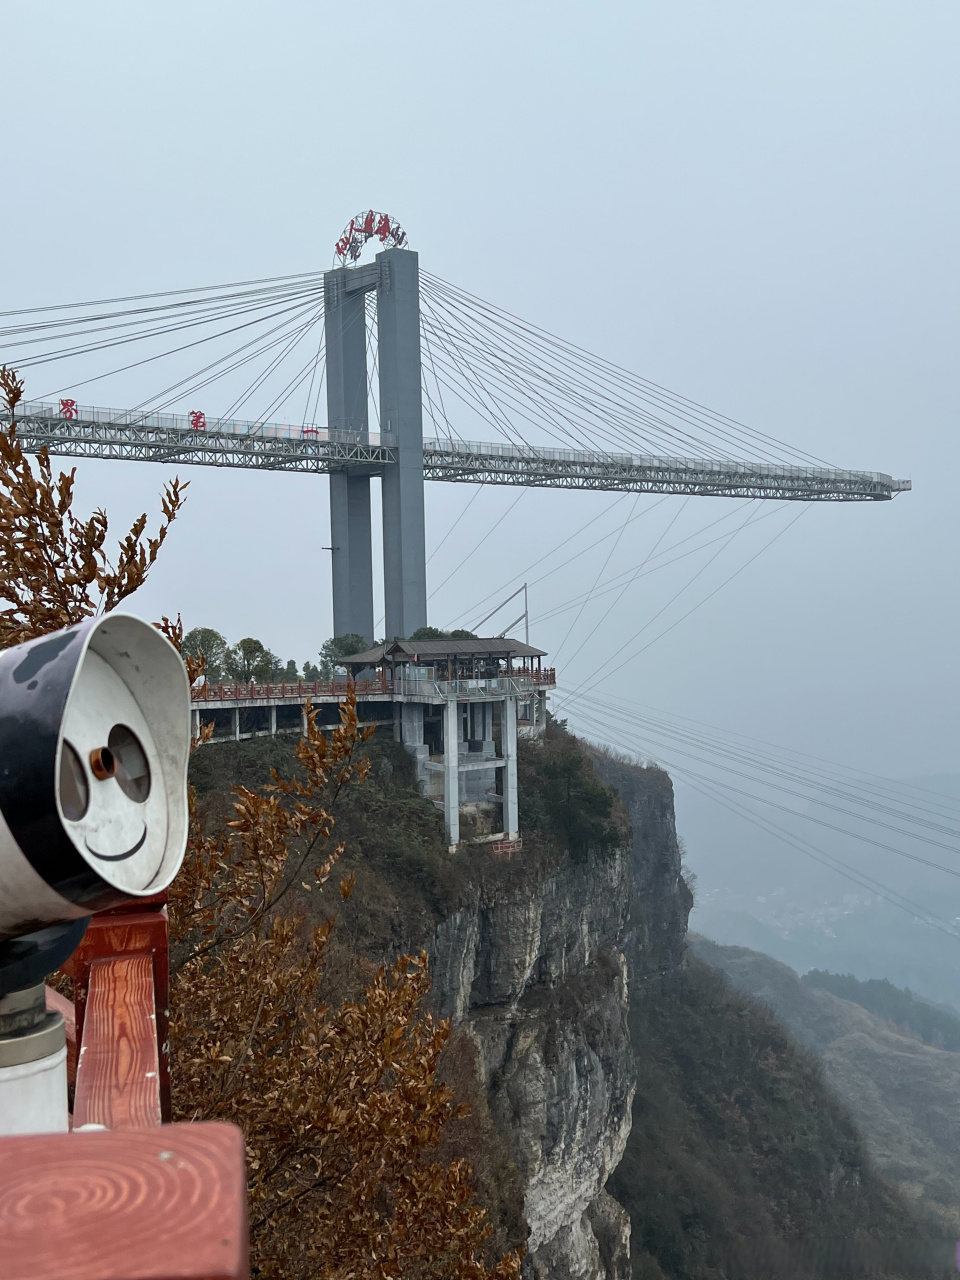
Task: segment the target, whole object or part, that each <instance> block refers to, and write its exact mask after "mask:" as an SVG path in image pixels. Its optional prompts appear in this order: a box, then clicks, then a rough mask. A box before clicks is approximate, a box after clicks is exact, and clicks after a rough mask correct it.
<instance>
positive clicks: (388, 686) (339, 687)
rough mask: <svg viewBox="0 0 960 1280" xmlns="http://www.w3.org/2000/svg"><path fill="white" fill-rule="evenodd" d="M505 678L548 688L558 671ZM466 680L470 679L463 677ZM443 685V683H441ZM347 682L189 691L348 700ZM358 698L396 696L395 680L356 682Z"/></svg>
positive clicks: (201, 697)
mask: <svg viewBox="0 0 960 1280" xmlns="http://www.w3.org/2000/svg"><path fill="white" fill-rule="evenodd" d="M502 675H503V677H504V678H506V677H511V678H513V679H523V678H525V679H527V680H532V681H533V683H534V684H537V685H541V684H543V685H546V684H550V685H553V684H556V683H557V672H556V668H554V667H544V669H543V670H542V671H536V670H529V669H518V670H515V671H510V672H503V673H502ZM462 678H463V679H469V678H471V677H468V676H464V677H462ZM441 683H442V682H441ZM349 687H350V686H349V684H348V683H347V681H346V680H278V681H267V682H257V681H255V680H250V681H234V682H233V683H232V684H223V683H221V684H210V683H209V681H208V682H207V683H205V684H201V685H196V686H194V688H193V689H192V690H191V691H190V696H191V697H192V698H193V701H194V702H239V701H243V700H245V699H262V698H301V699H305V698H345V697H346V696H347V691H348V689H349ZM353 687H354V689H355V690H356V693H357V697H358V698H364V697H370V696H371V695H372V694H377V693H380V694H383V693H393V681H392V680H391V679H390V677H389V676H386V675H384V676H375V677H373V678H368V679H363V680H356V681H354V684H353Z"/></svg>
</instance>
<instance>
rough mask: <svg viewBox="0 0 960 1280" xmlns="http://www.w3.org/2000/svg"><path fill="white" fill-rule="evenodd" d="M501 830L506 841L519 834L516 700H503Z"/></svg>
mask: <svg viewBox="0 0 960 1280" xmlns="http://www.w3.org/2000/svg"><path fill="white" fill-rule="evenodd" d="M502 733H503V748H502V749H503V759H504V766H503V829H504V831H505V832H506V834H507V839H508V840H516V838H517V836H518V835H519V834H520V819H519V816H518V809H517V700H516V698H504V700H503V725H502Z"/></svg>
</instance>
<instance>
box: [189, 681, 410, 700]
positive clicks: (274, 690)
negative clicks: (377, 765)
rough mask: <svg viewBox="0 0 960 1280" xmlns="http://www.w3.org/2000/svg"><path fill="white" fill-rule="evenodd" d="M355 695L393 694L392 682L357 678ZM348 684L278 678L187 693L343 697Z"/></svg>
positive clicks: (198, 688)
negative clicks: (264, 681) (266, 681)
mask: <svg viewBox="0 0 960 1280" xmlns="http://www.w3.org/2000/svg"><path fill="white" fill-rule="evenodd" d="M354 688H355V689H356V691H357V697H358V698H363V697H369V695H370V694H374V693H392V692H393V682H392V681H391V680H389V679H388V678H387V677H386V676H384V677H383V678H382V679H381V678H377V679H373V680H356V681H354ZM348 689H349V685H348V684H347V682H346V680H280V681H276V682H268V683H260V684H258V683H257V682H256V681H254V680H251V681H249V682H246V681H244V682H242V683H241V682H234V683H233V684H210V683H209V682H207V683H206V684H201V685H196V686H195V687H194V688H193V689H192V690H191V691H190V696H191V697H192V698H193V700H194V702H221V701H225V702H235V701H238V700H240V699H244V698H320V697H324V698H345V697H346V696H347V691H348Z"/></svg>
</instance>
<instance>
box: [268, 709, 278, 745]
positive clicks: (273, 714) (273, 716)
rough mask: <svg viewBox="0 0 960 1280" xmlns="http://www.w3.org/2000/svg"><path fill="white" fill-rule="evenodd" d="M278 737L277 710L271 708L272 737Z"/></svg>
mask: <svg viewBox="0 0 960 1280" xmlns="http://www.w3.org/2000/svg"><path fill="white" fill-rule="evenodd" d="M276 736H277V708H276V707H271V708H270V737H271V738H275V737H276Z"/></svg>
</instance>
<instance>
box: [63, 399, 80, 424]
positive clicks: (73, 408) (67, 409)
mask: <svg viewBox="0 0 960 1280" xmlns="http://www.w3.org/2000/svg"><path fill="white" fill-rule="evenodd" d="M76 416H77V402H76V400H61V401H60V417H61V418H67V419H69V420H70V421H73V419H74V418H76Z"/></svg>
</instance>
